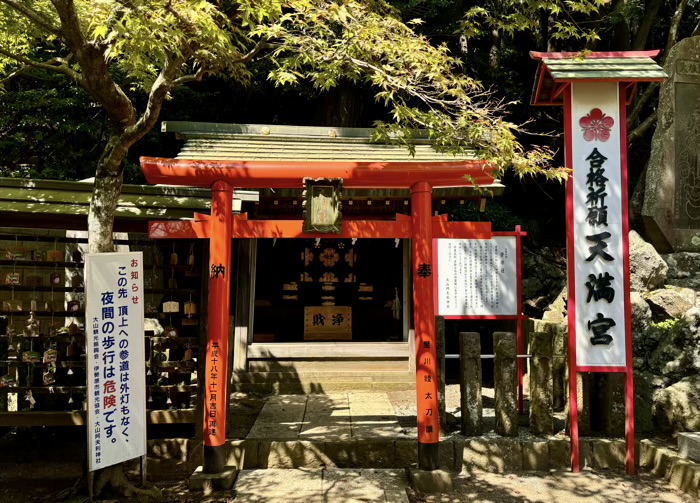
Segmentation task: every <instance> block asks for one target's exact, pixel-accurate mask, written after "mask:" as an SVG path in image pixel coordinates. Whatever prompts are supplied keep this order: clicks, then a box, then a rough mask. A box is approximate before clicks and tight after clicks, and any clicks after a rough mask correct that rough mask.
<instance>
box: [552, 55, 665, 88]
mask: <svg viewBox="0 0 700 503" xmlns="http://www.w3.org/2000/svg"><path fill="white" fill-rule="evenodd" d="M542 63H543V64H544V65H545V66H546V67H547V70H549V73H550V74H551V75H552V78H553V79H554V80H555V81H557V80H589V79H614V80H623V81H626V82H633V81H645V82H646V81H649V80H655V79H664V78H666V77H667V75H666V72H664V70H663V68H661V67H660V66H659V65H658V64H657V63H656V61H654V60H653V59H651V58H648V57H642V58H599V59H594V58H579V59H554V58H544V59H543V60H542Z"/></svg>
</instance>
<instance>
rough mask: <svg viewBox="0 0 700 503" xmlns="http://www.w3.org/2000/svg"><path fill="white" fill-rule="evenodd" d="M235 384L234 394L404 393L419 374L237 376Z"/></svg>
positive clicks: (317, 373) (275, 374) (248, 374)
mask: <svg viewBox="0 0 700 503" xmlns="http://www.w3.org/2000/svg"><path fill="white" fill-rule="evenodd" d="M231 380H232V383H231V391H242V392H256V393H276V394H308V393H337V392H342V391H402V390H412V389H415V386H416V374H415V372H379V371H376V372H363V374H362V375H358V374H357V372H308V373H295V372H237V373H234V374H233V376H232V379H231Z"/></svg>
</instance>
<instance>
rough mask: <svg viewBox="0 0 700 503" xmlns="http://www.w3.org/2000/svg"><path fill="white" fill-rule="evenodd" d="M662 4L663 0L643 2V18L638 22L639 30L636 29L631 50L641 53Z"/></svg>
mask: <svg viewBox="0 0 700 503" xmlns="http://www.w3.org/2000/svg"><path fill="white" fill-rule="evenodd" d="M663 3H664V2H663V0H651V1H648V2H645V8H644V17H642V20H641V21H640V22H639V28H637V35H636V36H635V37H634V44H633V45H632V50H635V51H641V50H644V48H645V47H646V45H647V39H648V38H649V33H651V28H652V27H653V26H654V23H655V22H656V15H657V14H658V12H659V9H660V8H661V6H662V5H663Z"/></svg>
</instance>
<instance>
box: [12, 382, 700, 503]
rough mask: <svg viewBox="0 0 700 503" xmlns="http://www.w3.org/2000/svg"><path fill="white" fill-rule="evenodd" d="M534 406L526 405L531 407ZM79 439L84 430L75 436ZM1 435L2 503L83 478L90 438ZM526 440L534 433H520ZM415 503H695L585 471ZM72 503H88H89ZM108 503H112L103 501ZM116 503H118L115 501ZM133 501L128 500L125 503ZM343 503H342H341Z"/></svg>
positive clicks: (461, 481)
mask: <svg viewBox="0 0 700 503" xmlns="http://www.w3.org/2000/svg"><path fill="white" fill-rule="evenodd" d="M483 393H484V425H485V432H489V431H490V430H492V429H493V428H494V426H495V417H494V410H493V406H494V405H493V390H492V389H489V388H484V390H483ZM388 396H389V399H390V400H391V402H392V404H393V406H394V409H395V411H396V414H397V417H398V419H399V422H400V423H401V425H402V427H403V428H404V429H405V430H406V431H407V432H408V433H409V434H413V435H415V434H416V395H415V392H414V391H394V392H389V393H388ZM446 399H447V402H446V403H447V411H448V412H450V413H452V414H453V416H454V418H453V420H452V422H451V424H450V425H449V427H448V431H447V432H445V433H446V434H447V435H450V434H452V433H455V432H457V431H458V429H459V424H458V423H459V420H458V417H459V385H448V386H447V388H446ZM264 401H265V397H260V396H255V395H251V396H247V395H244V394H236V395H235V398H234V401H233V404H234V405H233V410H232V415H233V416H234V417H233V424H234V425H235V426H234V429H235V431H234V432H233V434H232V435H231V436H234V437H235V436H237V437H245V434H247V431H248V430H249V429H250V427H251V426H252V424H253V422H254V421H255V418H256V417H257V414H258V413H259V411H260V409H261V408H262V405H263V404H264ZM526 406H527V401H526ZM556 424H557V428H556V430H560V429H562V428H563V424H564V423H563V415H562V414H559V416H558V419H557V423H556ZM76 431H77V430H76ZM0 433H3V434H2V435H0V503H20V502H27V501H53V499H52V497H51V496H50V495H51V494H52V493H53V494H55V492H56V491H58V490H60V489H65V488H67V487H70V486H72V484H73V483H74V482H75V480H76V479H77V478H78V476H79V475H80V473H81V471H82V470H81V461H82V453H83V449H84V448H85V447H84V437H83V435H82V434H81V435H77V434H76V433H75V432H74V433H73V434H72V435H65V434H64V432H63V431H62V430H60V429H33V430H32V431H31V432H30V431H28V430H23V431H22V432H21V433H20V434H19V435H13V434H6V433H7V432H6V431H5V432H0ZM521 434H523V435H527V428H521ZM172 475H174V478H176V480H160V481H158V482H157V486H158V487H160V488H161V489H162V490H163V495H164V501H165V502H172V503H194V502H211V503H214V502H216V503H224V502H225V503H231V502H233V501H235V492H230V491H229V492H223V493H213V494H209V495H201V494H195V493H189V491H188V490H187V483H186V481H185V480H183V478H181V477H180V476H179V475H180V474H175V473H173V474H172ZM409 497H410V499H411V502H412V503H438V502H440V503H461V502H467V501H468V502H477V503H478V502H484V503H486V502H491V503H509V502H523V503H569V502H572V503H575V502H586V503H589V502H591V503H598V502H600V503H616V502H620V503H623V502H624V503H628V502H630V501H632V502H634V501H635V500H640V501H644V503H647V502H648V503H656V502H664V503H690V502H697V500H696V499H695V498H691V497H690V496H688V495H686V494H684V493H682V492H680V491H679V490H677V489H676V488H675V487H673V486H671V485H670V484H668V483H667V482H666V481H664V480H662V479H659V478H657V477H654V476H652V475H649V474H646V473H643V474H640V475H639V476H637V477H633V478H628V477H626V476H625V475H624V474H621V473H615V472H607V471H606V472H592V471H584V472H583V473H581V474H572V473H570V472H553V473H550V474H507V475H503V474H493V473H484V472H480V473H477V474H473V475H468V474H462V475H459V476H458V477H457V479H456V480H455V491H454V492H453V493H452V494H448V495H439V496H438V495H435V496H422V495H417V494H414V493H409ZM72 501H73V502H77V501H85V500H84V499H82V498H79V499H74V500H72ZM104 501H107V500H104ZM114 501H116V500H114ZM119 501H127V500H119ZM338 503H343V502H342V500H338Z"/></svg>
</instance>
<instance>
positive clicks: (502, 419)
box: [493, 332, 518, 437]
mask: <svg viewBox="0 0 700 503" xmlns="http://www.w3.org/2000/svg"><path fill="white" fill-rule="evenodd" d="M516 348H517V342H516V335H515V334H514V333H513V332H496V333H494V334H493V352H494V355H495V358H494V365H493V367H494V376H493V380H494V387H495V390H494V391H495V398H496V433H498V434H499V435H504V436H509V437H515V436H517V435H518V400H517V391H516V383H517V378H518V372H517V363H516V359H517V358H516Z"/></svg>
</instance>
